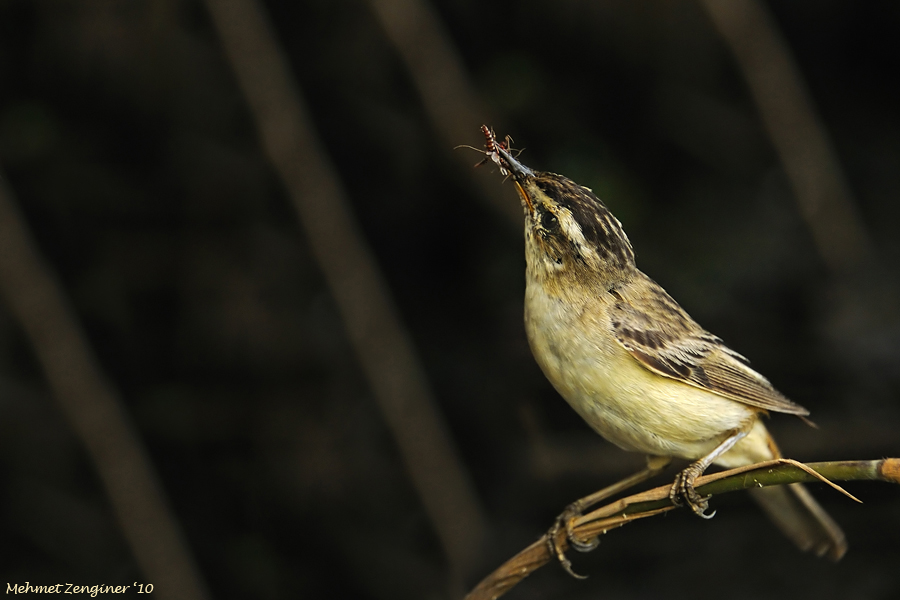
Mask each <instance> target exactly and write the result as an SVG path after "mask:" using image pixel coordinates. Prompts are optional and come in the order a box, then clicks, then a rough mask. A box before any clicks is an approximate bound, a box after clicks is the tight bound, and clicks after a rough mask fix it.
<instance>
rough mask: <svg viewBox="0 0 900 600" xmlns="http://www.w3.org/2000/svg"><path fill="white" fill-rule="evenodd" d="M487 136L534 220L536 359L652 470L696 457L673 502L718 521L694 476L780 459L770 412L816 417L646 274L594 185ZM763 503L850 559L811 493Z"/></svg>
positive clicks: (794, 490) (816, 548)
mask: <svg viewBox="0 0 900 600" xmlns="http://www.w3.org/2000/svg"><path fill="white" fill-rule="evenodd" d="M483 129H484V131H485V135H486V137H487V139H488V144H487V146H486V149H487V152H486V154H487V159H489V160H491V161H493V162H494V163H496V164H497V165H499V166H500V168H501V171H502V172H504V175H506V174H509V175H510V176H511V177H512V179H513V181H514V183H515V185H516V189H517V190H518V192H519V196H520V198H521V200H522V206H523V208H524V211H525V258H526V263H527V269H526V290H525V327H526V330H527V333H528V340H529V343H530V345H531V349H532V352H533V353H534V357H535V359H536V360H537V362H538V364H539V365H540V367H541V369H542V370H543V372H544V374H545V375H546V376H547V378H548V379H549V380H550V382H551V383H552V384H553V387H554V388H556V390H557V391H558V392H559V393H560V395H562V397H563V398H565V399H566V401H567V402H568V403H569V404H570V405H571V406H572V408H574V409H575V411H576V412H577V413H578V414H579V415H581V417H582V418H583V419H584V420H585V421H587V423H588V424H589V425H590V426H591V427H592V428H593V429H594V430H595V431H596V432H597V433H599V434H600V435H601V436H603V437H604V438H606V439H607V440H609V441H610V442H612V443H613V444H615V445H617V446H619V447H620V448H622V449H624V450H628V451H631V452H641V453H643V454H645V455H647V457H648V465H650V467H648V468H649V469H650V470H651V471H653V472H658V471H659V470H661V466H664V465H666V464H668V462H669V460H670V459H671V458H673V457H675V458H682V459H687V460H690V461H695V462H693V463H692V464H691V465H690V466H689V467H687V468H686V469H685V470H683V471H682V472H680V473H679V474H678V476H677V477H676V479H675V483H674V485H673V486H672V491H671V494H670V495H671V497H672V500H673V501H674V502H676V503H677V502H680V501H682V499H683V501H685V502H686V503H687V504H688V505H689V506H690V507H691V508H692V509H693V511H694V512H695V513H696V514H698V515H700V516H703V517H706V518H709V517H711V516H712V515H711V514H710V515H707V514H706V510H707V501H706V499H704V498H702V497H700V495H699V494H697V492H696V491H695V490H694V485H693V482H694V480H695V479H696V478H697V477H698V476H700V475H701V474H702V473H703V472H704V471H705V470H706V469H707V468H708V467H709V466H710V465H711V464H713V463H715V464H717V465H721V466H723V467H727V468H732V467H738V466H743V465H748V464H753V463H756V462H760V461H765V460H770V459H773V458H776V457H780V456H781V455H780V453H779V451H778V447H777V446H776V445H775V442H774V440H773V439H772V437H771V436H770V435H769V432H768V431H767V430H766V427H765V425H764V424H763V422H762V419H760V416H762V415H767V414H768V413H769V412H770V411H771V412H780V413H787V414H792V415H798V416H800V417H803V416H805V415H808V414H809V411H807V410H806V409H805V408H803V407H802V406H800V405H798V404H795V403H794V402H791V401H790V400H788V399H787V398H785V397H784V396H783V395H782V394H781V393H779V392H778V391H777V390H776V389H775V388H774V387H772V384H770V383H769V381H768V380H767V379H766V378H765V377H763V376H762V375H760V374H759V373H757V372H756V371H754V370H753V369H752V368H751V367H750V365H749V362H748V361H747V359H746V358H744V357H743V356H741V355H740V354H738V353H737V352H734V351H733V350H731V349H729V348H728V347H727V346H726V345H725V344H724V343H723V342H722V340H721V339H719V338H718V337H716V336H715V335H712V334H711V333H709V332H708V331H706V330H704V329H703V328H702V327H700V325H698V324H697V323H696V322H695V321H694V320H693V319H692V318H691V317H690V316H689V315H688V314H687V313H686V312H685V311H684V309H682V308H681V307H680V306H679V305H678V303H677V302H675V300H673V299H672V297H671V296H669V295H668V294H667V293H666V292H665V290H663V288H662V287H660V286H659V285H658V284H657V283H656V282H654V281H653V280H652V279H650V278H649V277H647V276H646V275H645V274H644V273H642V272H641V271H640V270H639V269H638V268H637V267H636V266H635V260H634V252H633V251H632V248H631V243H630V242H629V241H628V237H627V236H626V235H625V232H624V231H623V230H622V225H621V223H619V221H618V220H617V219H616V218H615V217H614V216H613V215H612V213H610V211H609V210H608V209H607V208H606V206H604V204H603V203H602V202H601V201H600V200H599V199H598V198H597V196H595V195H594V194H593V192H592V191H591V190H589V189H588V188H585V187H583V186H580V185H578V184H577V183H575V182H573V181H571V180H570V179H567V178H566V177H563V176H562V175H557V174H555V173H546V172H540V171H532V170H531V169H529V168H528V167H526V166H525V165H523V164H522V163H520V162H519V161H518V160H517V159H516V158H515V157H514V156H513V155H512V154H511V153H510V149H509V148H508V147H507V144H504V143H498V142H496V141H495V140H494V137H493V132H491V131H490V130H489V129H488V128H487V127H484V128H483ZM751 494H752V495H753V498H754V499H755V500H756V501H757V502H758V503H759V504H760V505H761V506H762V508H763V509H764V510H765V511H766V512H767V513H768V515H769V517H771V519H772V520H773V521H774V522H775V524H776V525H778V527H779V528H780V529H781V530H782V531H783V532H784V533H785V534H786V535H787V536H788V537H789V538H790V539H792V540H793V541H794V542H795V543H796V544H797V546H799V547H800V548H801V549H802V550H811V551H813V552H815V553H816V554H818V555H820V556H822V555H826V556H828V557H830V558H832V559H834V560H837V559H839V558H841V556H843V554H844V552H845V551H846V548H847V545H846V541H845V538H844V534H843V532H842V531H841V529H840V527H838V525H837V524H836V523H835V522H834V521H833V520H832V519H831V517H829V516H828V514H827V513H826V512H825V511H824V510H823V509H822V507H821V506H819V504H818V503H817V502H816V501H815V500H814V499H813V498H812V496H811V495H810V494H809V492H808V491H807V490H806V489H805V488H804V487H803V486H802V485H800V484H793V485H789V486H773V487H766V488H761V489H754V490H751ZM565 514H566V513H564V516H565ZM569 516H570V517H571V515H569ZM561 518H563V517H561ZM570 533H571V530H570ZM573 541H574V540H573ZM573 545H575V546H576V547H578V545H579V544H577V543H575V544H573ZM581 546H584V544H581ZM558 554H559V555H560V557H561V560H562V556H561V553H558ZM567 562H568V561H565V560H564V561H563V564H564V565H567Z"/></svg>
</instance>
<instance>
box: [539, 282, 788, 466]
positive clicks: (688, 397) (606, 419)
mask: <svg viewBox="0 0 900 600" xmlns="http://www.w3.org/2000/svg"><path fill="white" fill-rule="evenodd" d="M593 308H595V310H594V311H593V313H592V314H591V313H585V312H582V314H580V315H577V314H576V315H574V316H573V315H572V312H573V311H571V310H565V309H564V307H563V306H562V305H561V304H559V303H558V302H557V301H556V300H554V299H552V298H548V297H546V296H543V295H540V294H536V293H535V292H534V290H533V289H529V291H528V293H527V294H526V329H527V332H528V338H529V342H530V344H531V348H532V351H533V353H534V355H535V358H536V359H537V362H538V364H539V365H540V366H541V369H542V370H543V371H544V374H545V375H546V376H547V378H548V379H549V380H550V382H551V383H552V384H553V386H554V387H555V388H556V390H557V391H558V392H559V393H560V395H561V396H562V397H563V398H565V400H566V401H567V402H568V403H569V404H570V405H571V406H572V408H574V409H575V411H576V412H577V413H578V414H579V415H581V417H582V418H583V419H584V420H585V421H587V423H588V424H589V425H590V426H591V427H592V428H593V429H594V430H595V431H597V433H599V434H600V435H602V436H603V437H604V438H606V439H607V440H609V441H610V442H612V443H614V444H616V445H617V446H619V447H620V448H623V449H624V450H628V451H632V452H641V453H644V454H648V455H656V456H673V457H680V458H685V459H688V460H696V459H698V458H701V457H703V456H705V455H706V454H709V452H711V451H712V450H713V449H714V448H715V447H716V446H717V445H718V444H719V443H721V442H722V440H724V439H725V437H727V435H728V434H729V432H733V431H735V430H747V429H750V428H751V427H753V424H754V422H755V421H757V414H758V413H757V412H756V411H755V410H754V409H752V408H750V407H749V406H747V405H744V404H741V403H740V402H735V401H733V400H729V399H727V398H724V397H722V396H719V395H717V394H714V393H712V392H707V391H704V390H702V389H699V388H696V387H693V386H691V385H688V384H685V383H681V382H679V381H676V380H674V379H669V378H667V377H663V376H661V375H657V374H656V373H653V372H651V371H649V370H648V369H646V368H645V367H643V366H642V365H641V364H640V363H638V362H637V360H635V359H634V358H633V357H632V356H631V355H630V354H628V352H627V351H626V350H625V349H624V348H623V347H622V346H621V345H620V344H619V343H618V342H617V341H616V339H615V338H614V337H613V334H612V332H611V330H610V329H609V326H608V323H606V322H605V320H604V319H605V318H606V317H605V314H603V313H602V311H600V310H596V307H593ZM601 308H602V307H601ZM770 457H771V452H770V450H769V448H768V443H767V434H766V432H765V428H764V427H763V426H762V424H761V423H760V424H759V425H758V426H757V427H753V431H752V432H751V435H749V436H748V437H747V438H745V440H742V441H741V442H740V443H739V444H737V445H736V446H735V447H734V448H733V449H732V450H731V451H730V452H728V453H726V454H725V455H723V456H722V457H721V459H720V460H719V461H717V462H718V463H719V464H723V465H725V466H737V465H738V464H746V463H749V462H755V461H756V460H764V459H766V458H770Z"/></svg>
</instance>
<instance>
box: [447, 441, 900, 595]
mask: <svg viewBox="0 0 900 600" xmlns="http://www.w3.org/2000/svg"><path fill="white" fill-rule="evenodd" d="M789 462H791V463H793V462H794V461H789ZM795 464H797V465H800V463H795ZM795 464H787V463H786V462H785V461H778V460H775V461H767V462H764V463H758V464H755V465H748V466H746V467H739V468H737V469H731V470H728V471H722V472H720V473H714V474H712V475H705V476H703V477H700V478H699V479H697V481H696V486H697V492H698V493H699V494H700V495H702V496H715V495H718V494H724V493H728V492H736V491H740V490H746V489H749V488H755V487H765V486H769V485H786V484H790V483H805V482H813V481H820V480H821V478H825V479H827V480H828V481H853V480H867V481H885V482H888V483H896V484H900V459H898V458H885V459H881V460H852V461H851V460H848V461H833V462H822V463H810V464H807V465H800V467H798V466H795ZM801 467H804V468H805V469H806V470H804V468H801ZM810 470H811V471H815V472H816V473H818V474H819V476H820V477H818V478H817V477H816V476H815V475H813V474H811V473H810V472H809V471H810ZM670 488H671V484H667V485H663V486H660V487H657V488H654V489H652V490H647V491H646V492H641V493H639V494H634V495H632V496H628V497H626V498H621V499H619V500H616V501H615V502H612V503H610V504H607V505H606V506H603V507H601V508H598V509H596V510H593V511H591V512H590V513H588V514H586V515H584V516H582V517H580V518H578V519H576V520H575V523H574V528H573V535H574V537H575V538H577V539H578V540H579V541H583V542H586V541H588V540H591V539H592V538H594V537H596V536H598V535H602V534H605V533H606V532H608V531H610V530H612V529H616V528H618V527H622V526H624V525H627V524H628V523H631V522H633V521H637V520H639V519H644V518H647V517H652V516H655V515H659V514H662V513H665V512H668V511H670V510H673V509H675V508H677V507H676V506H673V505H672V503H671V501H670V500H669V490H670ZM556 544H557V546H558V547H559V548H561V549H563V550H565V549H567V548H568V546H569V540H568V539H567V537H566V531H565V528H564V527H563V528H561V530H560V531H559V533H558V534H557V538H556ZM551 560H555V559H554V557H553V556H552V555H551V554H550V549H549V545H548V538H547V535H546V534H545V535H544V536H542V537H541V539H539V540H538V541H536V542H535V543H533V544H531V545H530V546H528V547H527V548H525V549H524V550H522V551H521V552H519V553H518V554H516V555H515V556H514V557H513V558H511V559H510V560H508V561H506V562H505V563H504V564H503V565H501V566H500V567H499V568H498V569H497V570H495V571H494V572H493V573H491V574H490V575H488V576H487V577H485V578H484V579H483V580H482V581H481V583H479V584H478V585H477V586H475V588H474V589H473V590H472V591H471V592H469V593H468V594H467V595H466V597H465V600H494V599H496V598H499V597H500V596H502V595H504V594H505V593H506V592H508V591H509V590H511V589H512V588H513V587H515V586H516V584H518V583H519V582H520V581H522V580H523V579H525V578H526V577H528V576H529V575H531V573H533V572H534V571H536V570H538V569H539V568H541V567H542V566H544V565H546V564H547V563H549V562H550V561H551Z"/></svg>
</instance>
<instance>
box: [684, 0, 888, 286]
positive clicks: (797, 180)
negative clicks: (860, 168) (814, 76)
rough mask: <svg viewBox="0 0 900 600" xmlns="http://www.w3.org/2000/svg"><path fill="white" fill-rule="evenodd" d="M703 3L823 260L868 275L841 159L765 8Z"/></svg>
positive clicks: (741, 2)
mask: <svg viewBox="0 0 900 600" xmlns="http://www.w3.org/2000/svg"><path fill="white" fill-rule="evenodd" d="M702 4H703V6H704V7H705V8H706V11H707V12H708V14H709V16H710V17H711V18H712V21H713V24H714V25H715V27H716V29H718V31H719V33H720V34H721V35H722V38H723V39H724V40H725V42H726V44H727V45H728V47H729V48H730V49H731V52H732V53H733V54H734V56H735V59H736V60H737V63H738V66H739V67H740V69H741V72H742V73H743V75H744V78H745V79H746V80H747V84H748V86H749V88H750V93H751V94H752V96H753V99H754V101H755V103H756V106H757V109H758V110H759V114H760V117H761V118H762V122H763V125H764V127H765V129H766V132H767V133H768V135H769V138H770V139H771V140H772V144H773V145H774V146H775V150H776V152H777V153H778V157H779V159H780V160H781V163H782V165H783V166H784V170H785V172H786V173H787V176H788V179H789V181H790V184H791V188H792V189H793V191H794V197H795V198H796V199H797V203H798V204H799V207H800V213H801V214H802V215H803V218H804V220H805V221H806V224H807V226H808V227H809V230H810V232H811V233H812V236H813V239H814V241H815V245H816V248H817V250H818V252H819V254H820V256H821V257H822V259H823V260H824V262H825V263H826V264H827V265H828V267H829V268H830V269H831V271H832V272H833V273H835V274H837V275H838V276H841V277H844V278H854V277H855V276H857V275H859V274H860V272H859V271H860V270H861V271H863V272H868V271H870V270H871V269H872V268H873V267H874V264H873V263H874V256H875V253H874V251H873V247H872V243H871V241H870V238H869V235H868V233H867V232H866V228H865V226H864V225H863V222H862V219H861V218H860V216H859V214H858V212H857V210H856V206H855V204H854V200H853V195H852V193H851V192H850V187H849V185H848V184H847V180H846V177H845V176H844V173H843V171H842V169H841V165H840V161H839V160H838V157H837V153H836V152H835V150H834V148H833V146H832V143H831V140H830V139H829V137H828V134H827V133H826V131H825V128H824V126H823V125H822V122H821V119H819V117H818V115H817V114H816V110H815V107H814V105H813V101H812V99H811V98H810V96H809V93H808V92H807V90H806V87H805V85H804V83H803V77H802V75H801V73H800V69H799V68H798V66H797V64H796V63H795V62H794V60H793V56H792V54H791V51H790V48H789V47H788V45H787V42H786V41H785V40H784V38H783V37H782V35H781V33H780V31H779V30H778V26H777V24H776V23H775V20H774V19H773V18H772V15H771V14H770V13H769V11H768V9H767V8H766V5H765V3H763V2H760V1H759V0H702Z"/></svg>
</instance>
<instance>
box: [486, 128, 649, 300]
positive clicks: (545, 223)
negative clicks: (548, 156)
mask: <svg viewBox="0 0 900 600" xmlns="http://www.w3.org/2000/svg"><path fill="white" fill-rule="evenodd" d="M496 151H497V154H498V155H499V160H500V163H501V167H502V168H503V169H505V170H506V171H508V172H509V175H510V177H511V178H512V179H513V181H514V182H515V185H516V189H517V190H518V192H519V197H520V198H521V200H522V207H523V209H524V211H525V254H526V260H527V263H528V270H529V274H530V275H531V276H534V277H537V278H538V279H539V280H542V281H547V282H548V283H549V282H551V281H555V280H560V279H562V280H573V279H574V280H575V281H581V282H583V283H587V282H589V281H590V282H592V283H602V284H614V283H617V282H619V281H622V280H625V279H628V278H630V277H631V276H632V273H633V272H634V271H635V265H634V251H633V250H632V249H631V242H629V241H628V236H626V235H625V232H624V231H623V230H622V224H621V223H619V220H618V219H616V218H615V217H614V216H613V215H612V213H611V212H609V209H607V208H606V206H605V205H604V204H603V202H601V201H600V199H599V198H597V196H595V195H594V193H593V192H592V191H591V190H590V189H588V188H586V187H584V186H581V185H578V184H577V183H575V182H574V181H572V180H571V179H569V178H567V177H563V176H562V175H557V174H556V173H548V172H541V171H532V170H531V169H529V168H528V167H526V166H525V165H523V164H522V163H520V162H519V161H518V159H516V158H515V157H514V156H513V155H512V154H511V153H510V152H509V151H508V150H507V149H506V148H504V147H502V146H498V147H497V149H496Z"/></svg>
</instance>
